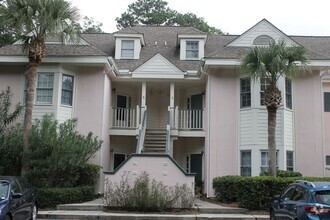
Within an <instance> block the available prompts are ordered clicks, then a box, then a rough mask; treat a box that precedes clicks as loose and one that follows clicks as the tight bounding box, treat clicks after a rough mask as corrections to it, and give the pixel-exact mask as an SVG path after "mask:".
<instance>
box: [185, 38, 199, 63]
mask: <svg viewBox="0 0 330 220" xmlns="http://www.w3.org/2000/svg"><path fill="white" fill-rule="evenodd" d="M198 55H199V42H198V41H187V43H186V58H187V59H192V60H196V59H198V58H199V56H198Z"/></svg>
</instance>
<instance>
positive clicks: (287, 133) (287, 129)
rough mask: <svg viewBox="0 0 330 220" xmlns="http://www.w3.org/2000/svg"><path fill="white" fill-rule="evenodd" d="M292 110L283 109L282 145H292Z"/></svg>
mask: <svg viewBox="0 0 330 220" xmlns="http://www.w3.org/2000/svg"><path fill="white" fill-rule="evenodd" d="M293 139H294V138H293V112H292V111H288V110H284V146H293Z"/></svg>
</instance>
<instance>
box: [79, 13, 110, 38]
mask: <svg viewBox="0 0 330 220" xmlns="http://www.w3.org/2000/svg"><path fill="white" fill-rule="evenodd" d="M79 26H80V32H81V33H88V34H97V33H104V31H103V30H102V26H103V24H102V23H100V22H96V21H94V19H93V18H92V17H87V16H85V17H84V18H83V25H82V26H81V25H79Z"/></svg>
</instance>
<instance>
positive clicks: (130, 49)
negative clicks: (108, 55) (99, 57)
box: [121, 40, 134, 59]
mask: <svg viewBox="0 0 330 220" xmlns="http://www.w3.org/2000/svg"><path fill="white" fill-rule="evenodd" d="M121 58H123V59H134V40H122V41H121Z"/></svg>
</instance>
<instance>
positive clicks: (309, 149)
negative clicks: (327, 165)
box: [293, 72, 324, 176]
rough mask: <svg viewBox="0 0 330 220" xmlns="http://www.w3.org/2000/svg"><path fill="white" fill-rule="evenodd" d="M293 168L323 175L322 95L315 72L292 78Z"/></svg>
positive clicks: (303, 172)
mask: <svg viewBox="0 0 330 220" xmlns="http://www.w3.org/2000/svg"><path fill="white" fill-rule="evenodd" d="M293 89H294V97H295V99H294V110H295V116H294V117H295V124H294V126H295V135H296V138H295V140H296V143H295V146H296V149H295V153H296V171H298V172H301V173H302V174H303V175H304V176H323V173H324V167H323V164H324V158H323V141H322V111H323V108H322V107H323V106H322V100H321V98H322V96H321V82H320V76H319V74H318V73H317V72H314V73H313V74H307V75H303V76H299V77H297V78H296V79H295V80H294V85H293Z"/></svg>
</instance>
